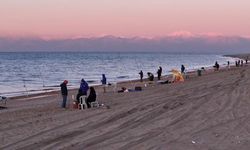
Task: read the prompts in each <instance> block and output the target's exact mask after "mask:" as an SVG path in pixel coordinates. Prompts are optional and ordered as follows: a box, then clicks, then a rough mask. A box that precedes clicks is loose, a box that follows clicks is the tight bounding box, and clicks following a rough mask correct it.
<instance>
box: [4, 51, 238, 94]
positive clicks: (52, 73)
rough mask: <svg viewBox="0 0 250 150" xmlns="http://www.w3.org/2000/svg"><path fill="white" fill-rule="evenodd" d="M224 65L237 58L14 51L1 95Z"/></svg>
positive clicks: (9, 55) (7, 55)
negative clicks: (141, 74)
mask: <svg viewBox="0 0 250 150" xmlns="http://www.w3.org/2000/svg"><path fill="white" fill-rule="evenodd" d="M215 61H218V63H219V64H220V65H222V64H226V63H227V61H230V62H234V59H233V58H230V57H223V56H222V55H213V54H168V53H113V52H108V53H107V52H105V53H104V52H99V53H97V52H14V53H8V52H7V53H0V95H1V96H15V95H23V94H31V93H36V92H38V93H39V92H41V91H49V90H55V89H59V85H60V83H61V82H62V81H63V80H68V81H69V84H68V86H69V88H75V87H79V85H80V80H81V79H82V78H84V79H85V80H86V81H88V83H89V84H90V85H94V84H95V85H96V84H100V83H101V77H102V74H106V77H107V82H110V83H116V82H119V81H125V80H132V79H138V78H139V74H138V73H139V71H140V70H142V71H143V72H144V77H146V73H147V72H152V73H154V74H155V75H156V72H157V69H158V67H159V66H161V67H162V68H163V75H167V74H170V72H169V71H170V70H171V69H178V70H180V67H181V65H182V64H183V65H184V66H185V67H186V69H187V70H195V69H198V68H201V67H207V66H212V65H214V63H215Z"/></svg>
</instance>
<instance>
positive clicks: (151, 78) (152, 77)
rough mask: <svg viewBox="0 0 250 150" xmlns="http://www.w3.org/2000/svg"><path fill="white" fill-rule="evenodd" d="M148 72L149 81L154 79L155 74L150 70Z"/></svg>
mask: <svg viewBox="0 0 250 150" xmlns="http://www.w3.org/2000/svg"><path fill="white" fill-rule="evenodd" d="M147 74H148V79H149V81H154V75H153V73H151V72H148V73H147Z"/></svg>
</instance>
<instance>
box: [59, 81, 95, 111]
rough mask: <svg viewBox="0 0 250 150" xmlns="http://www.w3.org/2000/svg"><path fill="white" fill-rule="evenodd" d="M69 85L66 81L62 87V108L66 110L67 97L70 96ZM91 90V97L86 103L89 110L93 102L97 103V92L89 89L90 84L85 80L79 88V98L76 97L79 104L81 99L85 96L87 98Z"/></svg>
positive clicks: (91, 88) (92, 88)
mask: <svg viewBox="0 0 250 150" xmlns="http://www.w3.org/2000/svg"><path fill="white" fill-rule="evenodd" d="M67 84H68V81H67V80H64V81H63V83H62V84H61V85H60V87H61V94H62V97H63V101H62V108H66V103H67V96H68V89H67ZM89 89H90V92H89V96H88V97H87V98H86V99H85V103H86V104H87V107H88V108H90V107H91V105H90V104H91V102H94V101H96V92H95V89H94V87H89V85H88V83H87V82H86V81H85V80H84V79H82V80H81V84H80V88H79V90H78V93H77V96H76V100H77V102H78V103H79V102H80V97H81V96H84V95H85V96H87V94H88V90H89Z"/></svg>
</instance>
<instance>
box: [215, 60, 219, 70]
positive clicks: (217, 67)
mask: <svg viewBox="0 0 250 150" xmlns="http://www.w3.org/2000/svg"><path fill="white" fill-rule="evenodd" d="M214 68H215V70H217V71H218V70H219V68H220V65H219V64H218V62H217V61H216V62H215V65H214Z"/></svg>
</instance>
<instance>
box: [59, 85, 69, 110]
mask: <svg viewBox="0 0 250 150" xmlns="http://www.w3.org/2000/svg"><path fill="white" fill-rule="evenodd" d="M67 84H68V81H67V80H64V81H63V83H62V84H61V85H60V87H61V93H62V97H63V101H62V108H66V103H67V96H68V89H67Z"/></svg>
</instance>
